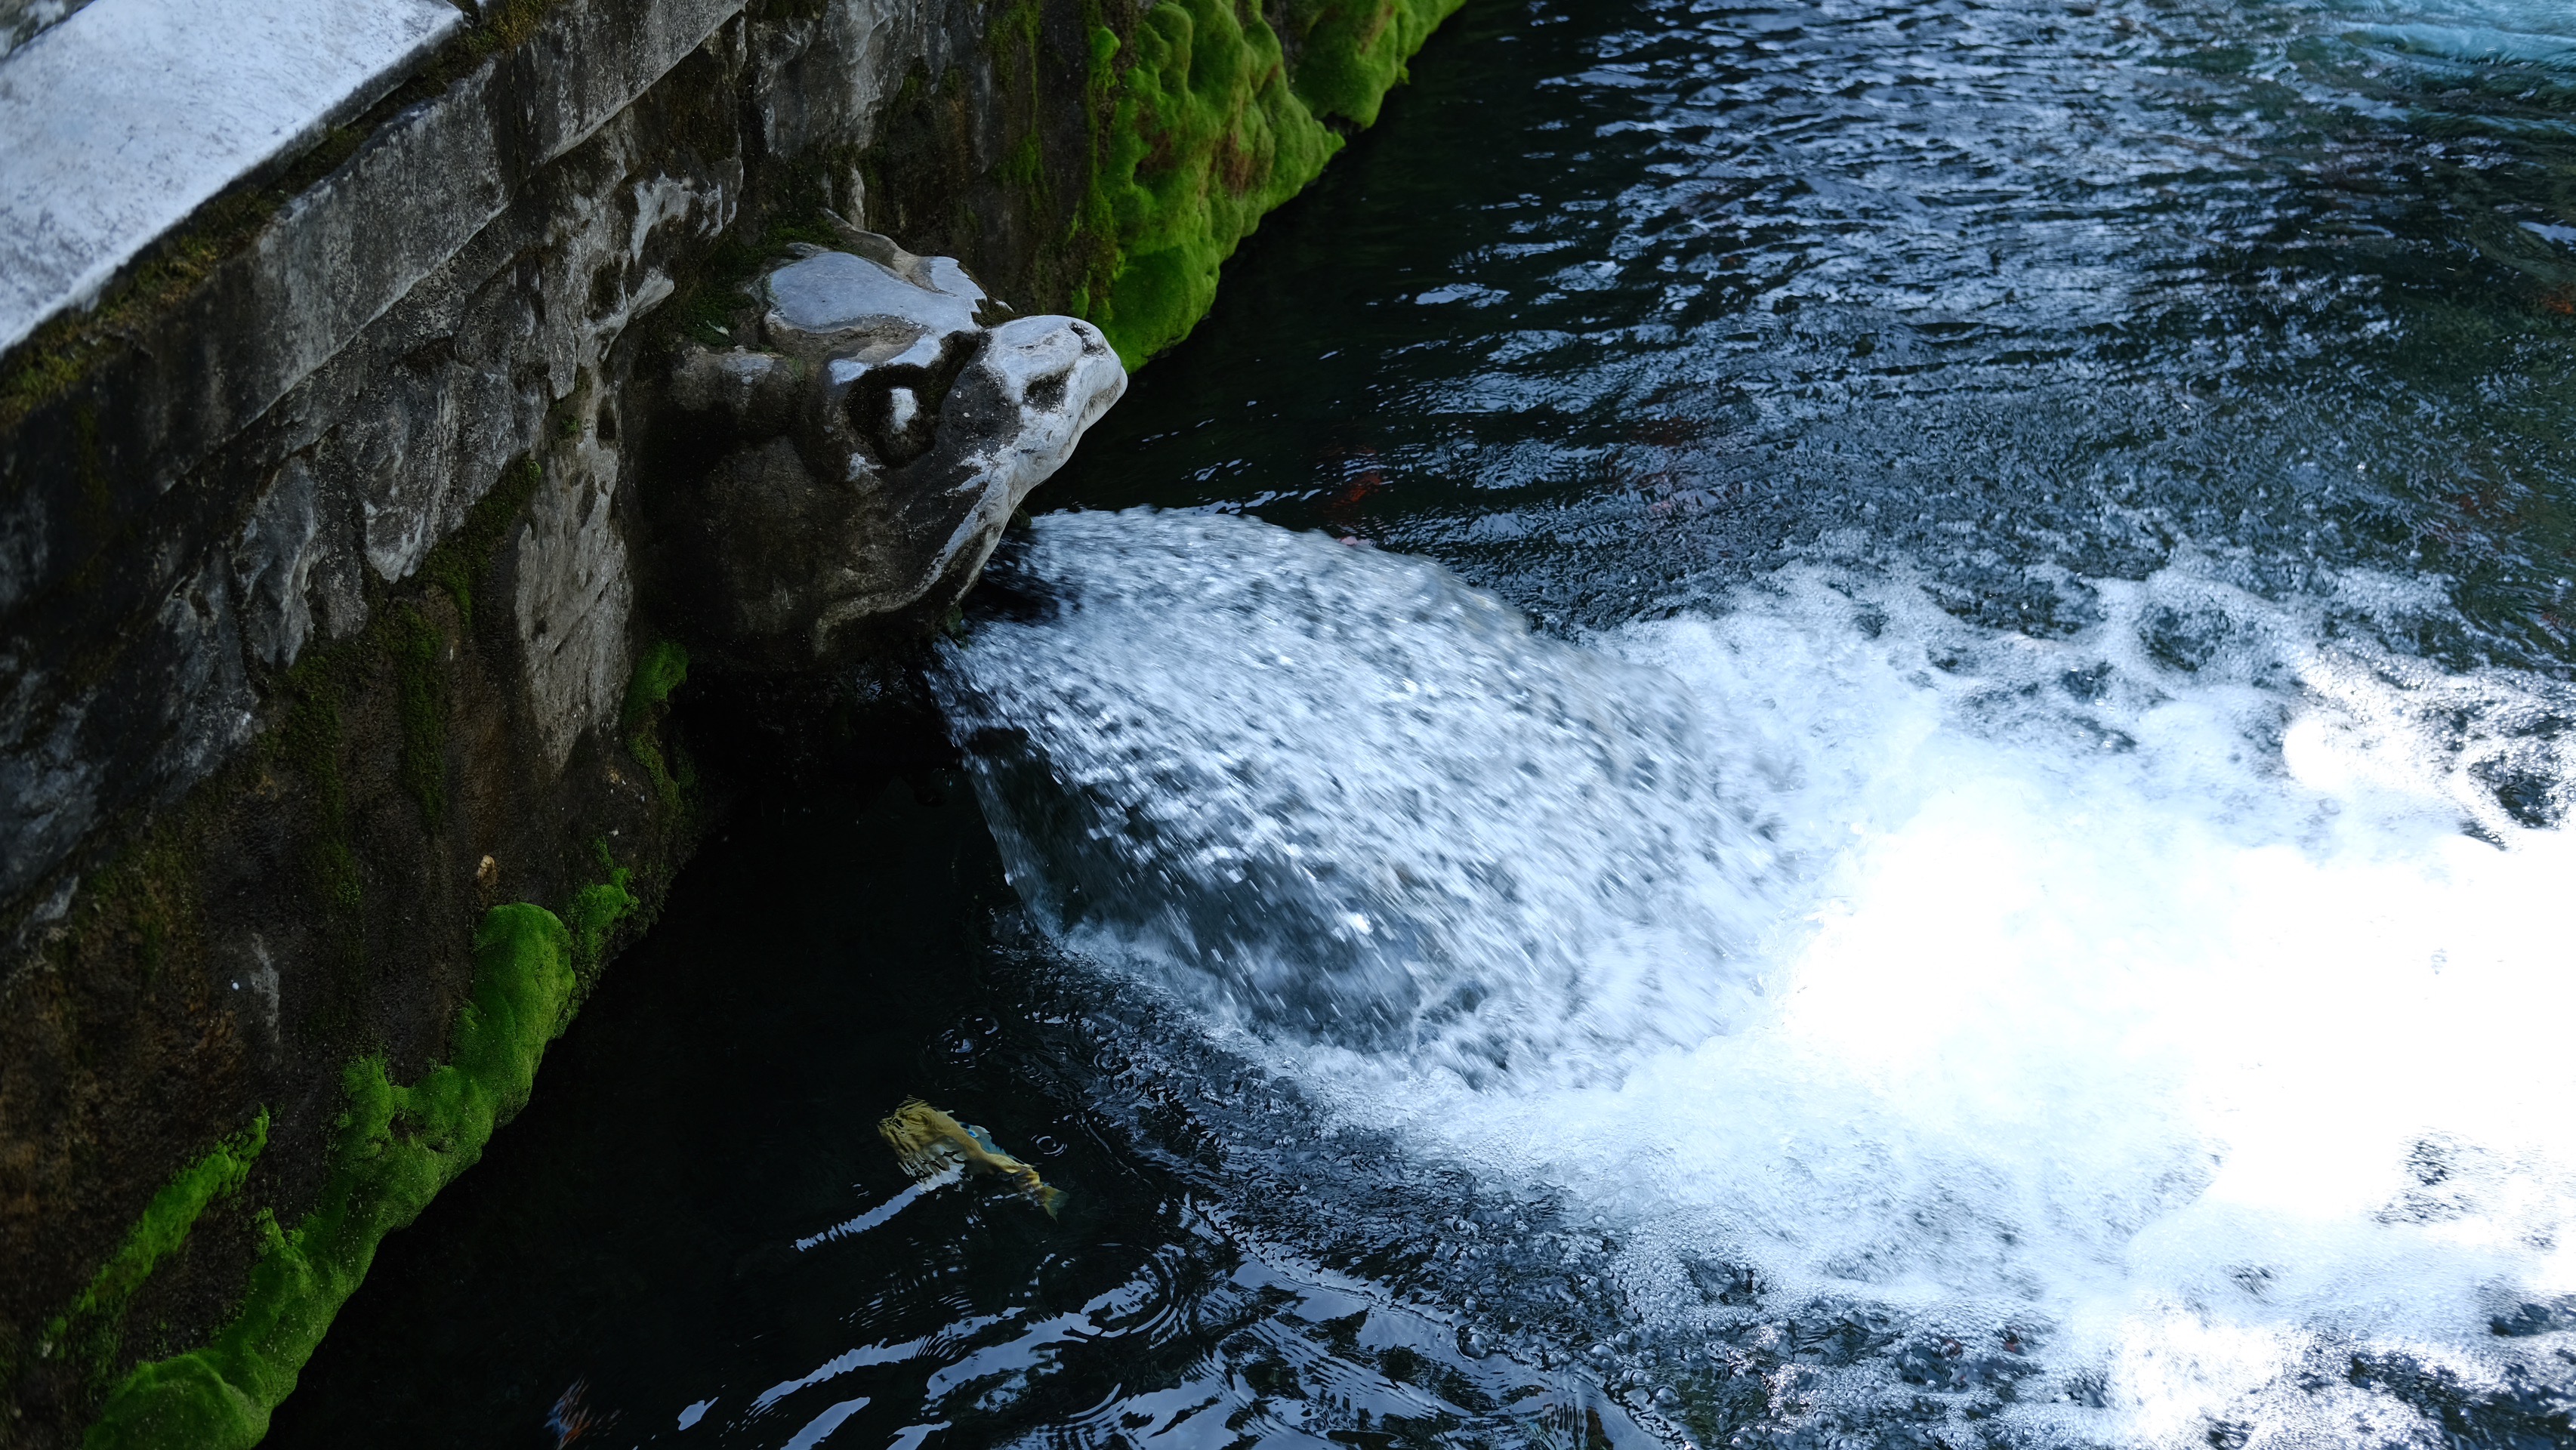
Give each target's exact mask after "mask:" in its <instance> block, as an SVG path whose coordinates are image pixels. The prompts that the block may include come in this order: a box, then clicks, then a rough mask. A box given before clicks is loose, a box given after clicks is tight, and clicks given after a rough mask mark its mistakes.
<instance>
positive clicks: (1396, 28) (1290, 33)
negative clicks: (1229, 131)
mask: <svg viewBox="0 0 2576 1450" xmlns="http://www.w3.org/2000/svg"><path fill="white" fill-rule="evenodd" d="M1460 3H1461V0H1290V3H1289V4H1288V6H1287V8H1286V12H1285V13H1284V14H1283V15H1282V16H1281V18H1280V24H1281V27H1282V28H1283V29H1284V30H1285V32H1286V34H1285V35H1284V36H1283V37H1282V39H1283V40H1284V41H1285V42H1286V43H1287V45H1288V48H1289V49H1290V50H1291V51H1292V52H1294V53H1295V55H1296V57H1297V61H1296V64H1295V65H1294V66H1293V67H1291V84H1292V85H1293V87H1294V88H1295V90H1296V92H1297V99H1299V100H1301V101H1303V102H1305V103H1306V106H1307V109H1309V110H1311V111H1313V112H1314V113H1315V114H1316V115H1318V116H1326V117H1339V118H1340V119H1342V120H1345V121H1348V122H1350V123H1351V124H1352V125H1354V126H1374V125H1376V124H1377V110H1378V105H1379V103H1380V102H1382V101H1384V100H1385V99H1386V93H1387V92H1388V91H1390V90H1393V89H1394V88H1395V86H1396V84H1397V83H1398V82H1400V81H1402V80H1403V79H1404V78H1405V77H1404V63H1405V62H1406V61H1407V60H1410V59H1412V57H1413V53H1414V52H1415V51H1417V50H1420V49H1421V48H1422V42H1424V41H1426V40H1428V39H1430V38H1431V32H1432V31H1434V30H1436V29H1438V28H1439V26H1440V22H1441V21H1443V20H1446V19H1448V18H1449V16H1450V14H1451V13H1452V12H1453V11H1455V10H1456V9H1457V8H1458V6H1459V4H1460Z"/></svg>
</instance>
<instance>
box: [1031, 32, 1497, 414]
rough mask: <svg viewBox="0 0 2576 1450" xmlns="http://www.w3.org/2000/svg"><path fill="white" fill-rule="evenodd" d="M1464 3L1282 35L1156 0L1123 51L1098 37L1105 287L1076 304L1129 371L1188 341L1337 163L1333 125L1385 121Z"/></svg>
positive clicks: (1087, 213)
mask: <svg viewBox="0 0 2576 1450" xmlns="http://www.w3.org/2000/svg"><path fill="white" fill-rule="evenodd" d="M1460 3H1461V0H1301V3H1296V4H1291V5H1290V6H1288V7H1287V9H1286V11H1285V12H1284V14H1283V21H1284V23H1286V24H1287V25H1288V26H1289V28H1290V30H1291V32H1292V35H1293V36H1294V38H1295V40H1296V42H1297V44H1296V56H1297V58H1296V63H1295V65H1294V66H1293V68H1292V67H1291V65H1290V64H1289V61H1288V58H1287V55H1288V52H1287V48H1286V47H1285V46H1283V44H1282V42H1281V39H1280V36H1279V34H1278V32H1276V31H1274V30H1273V29H1272V28H1271V26H1270V24H1269V22H1268V21H1266V20H1264V19H1263V18H1262V16H1261V14H1260V13H1259V12H1258V11H1254V12H1252V13H1250V14H1248V15H1247V14H1241V13H1238V12H1237V10H1236V9H1235V8H1234V6H1233V4H1232V3H1230V0H1163V3H1161V4H1158V5H1156V6H1155V7H1154V8H1153V9H1151V10H1149V11H1147V12H1146V13H1145V17H1144V19H1143V21H1142V22H1141V23H1140V24H1139V25H1138V26H1137V27H1136V30H1135V32H1134V34H1133V35H1131V36H1130V37H1128V38H1127V40H1126V41H1124V42H1123V43H1122V42H1121V41H1120V39H1119V38H1118V36H1117V35H1116V34H1114V33H1112V32H1111V31H1109V30H1108V29H1106V28H1101V29H1098V30H1095V31H1094V32H1093V44H1092V66H1093V74H1094V79H1095V83H1096V84H1098V85H1100V86H1102V87H1103V88H1104V89H1105V90H1107V92H1108V93H1109V94H1110V95H1111V96H1112V97H1113V99H1112V100H1111V102H1110V110H1109V116H1108V129H1107V132H1106V136H1105V139H1104V141H1103V143H1102V146H1101V154H1100V156H1099V157H1098V160H1097V162H1096V166H1095V170H1094V172H1093V177H1092V194H1091V196H1090V198H1089V199H1088V201H1087V203H1086V205H1085V208H1084V219H1085V221H1086V222H1087V223H1088V224H1089V225H1091V226H1093V227H1095V228H1098V229H1100V230H1102V231H1104V232H1106V233H1107V235H1108V236H1109V238H1110V239H1111V245H1112V250H1113V254H1114V257H1115V260H1114V262H1113V263H1112V265H1111V267H1110V273H1109V281H1108V284H1107V286H1106V288H1105V289H1104V290H1103V291H1101V292H1100V293H1098V294H1097V295H1086V296H1084V297H1082V298H1079V299H1077V301H1078V304H1079V305H1080V306H1081V307H1082V309H1083V311H1084V312H1085V314H1086V315H1087V316H1088V317H1089V318H1090V320H1091V321H1093V322H1095V323H1097V324H1099V326H1100V329H1101V331H1103V332H1105V333H1107V334H1108V335H1109V340H1110V342H1111V343H1112V344H1113V345H1115V346H1116V347H1117V349H1118V356H1119V358H1120V360H1121V361H1122V362H1124V363H1125V364H1126V365H1127V366H1128V367H1130V368H1135V367H1139V366H1142V365H1143V363H1144V361H1145V359H1147V358H1148V357H1151V356H1152V355H1153V354H1155V353H1157V352H1160V351H1161V350H1163V349H1164V348H1167V347H1170V346H1171V345H1172V344H1174V343H1176V342H1179V341H1180V340H1181V339H1182V338H1184V337H1186V336H1188V335H1189V331H1190V329H1191V328H1192V327H1194V326H1196V325H1197V323H1198V320H1199V318H1200V317H1202V316H1204V315H1206V313H1207V309H1208V306H1209V304H1210V303H1212V302H1213V301H1215V299H1216V281H1217V271H1218V268H1219V267H1221V266H1222V265H1223V264H1224V262H1225V259H1226V258H1227V257H1229V256H1232V255H1233V253H1234V249H1235V247H1236V246H1237V245H1238V244H1239V243H1240V242H1241V241H1242V240H1243V239H1244V238H1245V237H1247V236H1249V235H1251V234H1252V230H1253V228H1254V227H1255V226H1257V225H1259V223H1260V220H1261V216H1262V214H1263V213H1264V212H1267V211H1269V210H1270V209H1271V208H1272V207H1275V206H1277V205H1279V204H1280V203H1281V202H1284V201H1286V200H1287V199H1288V198H1290V197H1292V196H1294V195H1296V194H1297V192H1298V191H1299V190H1301V189H1303V188H1304V187H1305V186H1306V184H1307V183H1309V182H1311V181H1313V180H1314V179H1315V178H1316V177H1317V176H1318V175H1320V174H1321V173H1322V171H1323V169H1324V163H1325V162H1326V161H1328V160H1330V159H1331V158H1332V155H1333V153H1334V152H1335V151H1338V150H1339V149H1341V145H1342V140H1341V136H1340V135H1339V134H1338V133H1337V132H1336V131H1334V130H1333V129H1332V128H1331V127H1329V126H1327V125H1326V123H1325V121H1326V118H1328V117H1329V118H1333V119H1335V120H1338V121H1341V122H1345V123H1347V124H1349V125H1352V126H1366V125H1369V124H1371V123H1373V122H1374V121H1376V119H1377V114H1378V106H1379V103H1380V102H1381V101H1382V100H1383V98H1384V97H1385V94H1386V92H1387V90H1388V88H1389V87H1391V86H1393V85H1394V84H1395V83H1396V82H1397V81H1398V80H1400V79H1402V78H1403V74H1404V62H1405V60H1406V59H1407V58H1409V57H1410V56H1411V55H1412V54H1413V52H1414V51H1415V50H1417V49H1419V48H1420V47H1421V45H1422V42H1423V41H1424V40H1425V39H1426V38H1428V37H1429V36H1430V34H1431V31H1432V29H1433V28H1434V27H1436V26H1437V25H1438V24H1439V23H1440V22H1441V21H1442V20H1444V19H1446V18H1447V17H1448V16H1449V14H1450V13H1451V12H1453V11H1455V10H1456V9H1457V8H1458V6H1459V4H1460Z"/></svg>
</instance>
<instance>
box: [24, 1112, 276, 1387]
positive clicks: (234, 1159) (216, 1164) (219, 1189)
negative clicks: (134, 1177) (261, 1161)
mask: <svg viewBox="0 0 2576 1450" xmlns="http://www.w3.org/2000/svg"><path fill="white" fill-rule="evenodd" d="M267 1146H268V1114H267V1113H265V1112H262V1113H261V1114H260V1115H259V1116H258V1117H257V1118H256V1119H254V1120H252V1122H251V1125H250V1126H249V1127H247V1128H244V1129H243V1130H242V1131H241V1132H239V1133H236V1134H234V1135H233V1136H231V1137H229V1138H226V1139H224V1140H223V1141H222V1142H220V1143H218V1144H216V1145H215V1148H214V1151H213V1152H210V1153H208V1154H207V1155H206V1156H205V1157H203V1158H200V1159H198V1160H197V1161H196V1162H194V1163H191V1164H189V1165H188V1166H187V1167H185V1168H183V1169H180V1170H179V1173H178V1175H177V1176H176V1177H174V1178H172V1179H171V1180H170V1182H169V1184H168V1186H166V1187H164V1188H163V1189H162V1190H161V1191H160V1192H159V1193H156V1194H154V1195H153V1196H152V1202H151V1203H150V1204H148V1205H146V1206H145V1208H144V1210H143V1217H142V1218H141V1219H140V1220H139V1221H137V1222H136V1224H135V1225H134V1228H133V1230H132V1231H131V1232H129V1233H128V1234H127V1235H126V1236H125V1242H124V1243H123V1244H122V1245H121V1246H119V1247H118V1249H117V1251H116V1256H115V1257H114V1258H111V1259H109V1260H108V1261H107V1263H106V1265H105V1266H104V1267H102V1268H101V1269H100V1270H99V1271H98V1274H97V1276H96V1277H95V1278H93V1279H91V1280H90V1282H89V1287H88V1288H86V1289H84V1290H82V1291H81V1296H80V1297H79V1298H78V1299H76V1300H74V1301H72V1306H71V1308H70V1309H69V1310H67V1311H65V1312H64V1313H63V1315H62V1316H61V1317H59V1318H57V1319H56V1320H54V1322H53V1323H51V1324H48V1325H46V1326H45V1335H44V1341H43V1343H42V1344H41V1345H40V1346H38V1350H37V1352H38V1353H39V1354H42V1355H45V1356H46V1357H48V1358H53V1359H64V1360H71V1361H74V1362H76V1363H79V1364H82V1365H85V1366H88V1367H89V1369H88V1372H90V1373H95V1374H104V1372H105V1370H106V1366H108V1365H110V1364H112V1363H113V1362H114V1361H115V1359H116V1352H117V1347H118V1343H119V1339H120V1335H119V1333H118V1326H119V1325H120V1324H121V1323H122V1322H123V1321H124V1318H125V1307H126V1305H127V1304H128V1303H130V1302H131V1301H132V1300H133V1298H134V1295H135V1291H137V1290H139V1289H141V1288H142V1287H143V1281H144V1280H146V1279H148V1278H150V1277H151V1276H152V1270H153V1269H154V1268H155V1267H156V1266H157V1265H159V1264H160V1262H161V1261H162V1260H163V1259H165V1258H167V1257H169V1256H170V1255H171V1254H173V1253H175V1252H177V1251H178V1248H179V1246H180V1245H181V1244H182V1243H185V1242H186V1241H187V1238H188V1230H190V1229H192V1228H194V1227H196V1224H197V1219H198V1218H199V1216H201V1215H202V1214H204V1213H205V1211H206V1206H207V1205H208V1204H210V1203H213V1202H214V1201H215V1200H216V1199H218V1198H224V1197H228V1196H230V1195H231V1194H232V1193H234V1192H235V1191H236V1190H238V1189H239V1188H240V1187H241V1186H242V1180H243V1179H244V1178H247V1177H249V1176H250V1166H251V1164H252V1163H254V1162H256V1161H258V1158H259V1152H260V1150H261V1149H262V1148H265V1147H267Z"/></svg>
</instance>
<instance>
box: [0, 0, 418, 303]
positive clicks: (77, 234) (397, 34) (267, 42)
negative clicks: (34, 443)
mask: <svg viewBox="0 0 2576 1450" xmlns="http://www.w3.org/2000/svg"><path fill="white" fill-rule="evenodd" d="M464 23H465V17H464V16H463V14H461V13H460V12H459V11H458V10H457V9H456V7H455V6H453V5H449V4H446V3H444V0H359V3H350V0H214V3H201V0H95V3H93V4H90V5H86V6H84V7H83V8H82V9H81V10H80V11H79V12H78V13H77V14H74V15H72V16H71V17H70V18H69V19H66V20H64V21H62V22H61V23H60V24H57V25H54V26H52V27H50V28H48V29H47V30H45V31H44V33H42V34H41V35H38V36H36V37H35V39H33V40H31V41H29V42H28V43H27V44H25V45H22V46H19V47H18V48H16V49H15V50H13V51H11V52H9V53H8V55H7V56H6V58H5V59H0V349H5V348H9V347H13V346H15V345H16V344H17V343H19V342H20V341H22V340H24V339H25V338H26V336H27V335H28V334H29V333H31V332H33V331H35V330H36V329H37V328H38V327H40V326H42V325H43V324H44V323H46V322H47V321H49V320H51V319H52V318H54V317H55V316H57V315H59V314H61V313H63V312H65V311H68V310H70V309H72V308H75V307H85V306H88V305H90V304H91V303H93V302H95V301H96V300H97V298H98V295H99V292H100V290H101V289H102V288H104V287H105V286H106V285H107V284H108V282H109V281H111V280H112V279H114V277H115V276H116V274H117V273H118V272H119V271H121V270H123V269H124V268H125V266H126V265H127V264H128V263H130V262H132V261H133V260H134V259H135V258H136V257H137V256H139V255H141V254H142V252H143V250H144V249H145V248H147V247H149V246H150V245H151V244H152V243H153V242H155V241H157V240H159V239H160V238H161V237H163V236H165V235H167V234H168V233H169V231H170V230H171V229H172V228H173V227H176V226H177V225H179V224H180V223H181V222H183V221H185V220H187V218H188V216H189V214H190V213H192V212H194V211H195V210H196V209H197V208H199V207H201V206H203V205H205V204H206V203H207V202H208V201H211V200H213V199H214V198H215V197H216V196H217V195H219V194H220V193H222V192H223V190H224V189H225V188H226V187H229V186H231V185H232V184H233V183H234V182H236V181H238V180H241V179H242V178H243V177H245V176H250V175H253V174H255V173H257V172H259V171H261V170H263V169H265V168H268V167H271V166H274V165H277V164H278V163H280V162H282V161H284V160H285V159H287V158H290V157H292V156H294V155H295V154H296V153H297V152H299V151H302V150H303V149H304V148H306V147H307V146H310V145H311V144H312V143H313V142H314V141H315V140H317V139H319V138H320V137H321V135H322V134H323V132H324V131H325V130H326V129H328V128H329V127H330V126H332V125H335V124H337V123H339V122H342V121H345V120H347V119H349V118H350V117H351V116H354V115H356V114H357V113H358V112H360V111H362V110H364V109H366V108H367V107H368V106H369V105H371V104H373V103H374V102H375V101H376V100H377V99H378V98H380V97H382V96H383V95H384V94H385V93H386V92H387V91H389V90H391V89H392V88H393V87H394V86H395V85H396V84H398V83H399V82H400V81H401V79H402V78H403V76H405V75H406V74H408V73H409V72H410V70H411V69H412V67H413V66H415V65H416V64H418V63H419V61H420V60H421V59H422V58H423V57H424V56H426V55H427V54H428V53H429V52H430V51H431V50H432V49H433V48H435V47H436V46H437V45H438V44H439V43H440V42H441V41H443V40H445V39H446V38H447V37H448V36H450V35H452V34H454V33H455V32H456V31H457V29H458V28H460V27H461V26H462V25H463V24H464Z"/></svg>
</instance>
